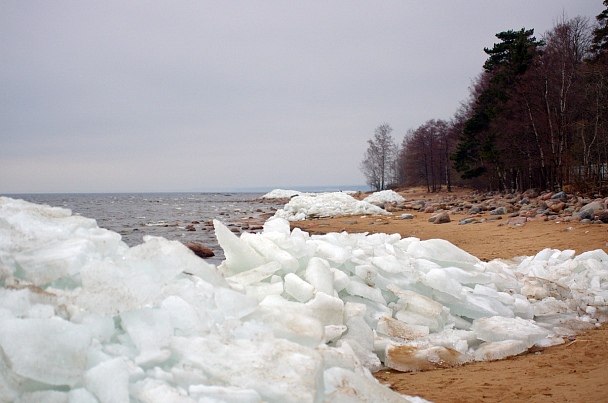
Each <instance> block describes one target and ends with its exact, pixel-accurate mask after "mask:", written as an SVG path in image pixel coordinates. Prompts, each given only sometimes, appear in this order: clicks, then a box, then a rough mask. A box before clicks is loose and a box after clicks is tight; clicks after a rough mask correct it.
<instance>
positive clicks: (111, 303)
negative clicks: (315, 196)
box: [0, 197, 608, 402]
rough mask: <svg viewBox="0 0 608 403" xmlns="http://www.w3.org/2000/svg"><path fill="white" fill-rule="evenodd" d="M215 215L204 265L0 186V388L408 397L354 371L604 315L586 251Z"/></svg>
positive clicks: (536, 340)
mask: <svg viewBox="0 0 608 403" xmlns="http://www.w3.org/2000/svg"><path fill="white" fill-rule="evenodd" d="M214 226H215V231H216V236H217V238H218V241H219V243H220V245H221V247H222V249H223V250H224V253H225V256H226V259H225V260H224V261H223V262H222V263H221V264H220V265H219V266H218V267H215V266H213V265H211V264H208V263H206V262H205V261H203V260H202V259H199V258H197V257H196V256H195V255H194V254H193V253H192V252H191V251H190V250H189V249H187V248H186V247H185V246H184V245H182V244H180V243H179V242H175V241H167V240H165V239H163V238H155V237H146V238H145V240H144V243H143V244H141V245H138V246H135V247H132V248H129V247H128V246H127V245H126V244H124V243H123V242H122V241H121V238H120V235H119V234H116V233H114V232H111V231H108V230H105V229H101V228H99V227H98V226H97V225H96V222H95V221H94V220H92V219H88V218H84V217H79V216H72V215H71V213H70V211H69V210H65V209H61V208H53V207H48V206H41V205H36V204H31V203H27V202H24V201H21V200H14V199H10V198H5V197H2V198H0V281H1V283H0V284H1V285H2V288H0V347H1V348H2V352H3V354H2V355H0V401H13V400H19V399H21V400H23V401H28V400H29V401H34V400H36V401H91V402H94V401H100V402H106V401H107V402H110V401H111V402H117V401H129V400H131V401H150V402H153V401H159V402H160V401H180V402H182V401H183V402H197V401H234V402H236V401H239V402H243V401H244V402H261V401H277V402H278V401H302V402H310V401H336V400H341V399H343V400H345V401H346V400H349V399H351V401H352V399H355V400H356V401H370V402H371V401H375V402H378V401H387V402H388V401H396V402H397V401H413V402H414V401H423V400H422V399H420V398H416V397H409V396H402V395H398V394H396V393H394V392H392V391H391V390H390V389H388V388H386V387H384V386H382V385H380V384H379V383H378V382H377V381H376V380H375V379H374V378H373V377H372V375H371V373H370V371H375V370H377V369H379V368H381V367H382V365H386V366H389V367H391V368H395V369H400V370H404V371H408V370H418V369H421V368H427V367H428V366H429V365H430V366H432V365H437V366H445V365H458V364H460V363H463V362H467V361H472V360H492V359H499V358H502V357H505V356H508V355H513V354H519V353H521V352H523V351H526V350H527V349H528V348H529V347H531V346H534V345H538V346H549V345H553V344H558V343H561V342H563V337H565V336H568V335H571V334H574V333H576V332H577V331H579V330H581V329H586V328H590V327H593V326H595V325H596V324H597V323H599V322H603V321H606V319H607V315H606V314H607V308H606V301H607V300H608V255H607V254H606V253H605V252H604V251H602V250H596V251H592V252H586V253H583V254H581V255H578V256H575V255H574V252H573V251H568V250H566V251H558V250H549V249H547V250H543V251H541V252H539V253H538V254H536V255H535V256H531V257H527V258H525V259H522V260H521V261H518V262H504V261H498V260H495V261H491V262H487V263H485V262H481V261H480V260H479V259H477V258H476V257H474V256H472V255H470V254H468V253H466V252H464V251H462V250H460V249H458V248H457V247H455V246H454V245H452V244H450V243H449V242H447V241H442V240H429V241H420V240H418V239H416V238H401V237H400V236H399V235H398V234H392V235H389V234H375V235H366V234H348V233H331V234H327V235H310V234H308V233H306V232H303V231H301V230H298V229H294V230H292V231H291V230H290V227H289V222H288V221H287V220H285V219H284V218H280V217H275V218H272V219H270V220H269V221H267V222H266V223H265V225H264V230H263V232H262V233H259V234H248V233H244V234H242V235H241V237H237V236H236V235H234V234H233V233H232V232H231V231H229V230H228V229H227V228H226V227H225V226H224V225H223V224H222V223H221V222H219V221H215V222H214Z"/></svg>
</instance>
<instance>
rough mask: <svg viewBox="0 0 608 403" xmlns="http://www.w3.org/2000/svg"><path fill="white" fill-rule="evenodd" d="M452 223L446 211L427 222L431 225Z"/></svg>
mask: <svg viewBox="0 0 608 403" xmlns="http://www.w3.org/2000/svg"><path fill="white" fill-rule="evenodd" d="M450 221H452V220H451V219H450V215H449V213H448V212H447V211H444V212H442V213H439V214H437V215H435V216H433V217H431V218H429V222H432V223H433V224H445V223H448V222H450Z"/></svg>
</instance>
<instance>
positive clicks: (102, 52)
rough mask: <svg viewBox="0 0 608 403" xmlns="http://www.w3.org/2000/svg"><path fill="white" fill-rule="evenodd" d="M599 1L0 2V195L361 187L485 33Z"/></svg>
mask: <svg viewBox="0 0 608 403" xmlns="http://www.w3.org/2000/svg"><path fill="white" fill-rule="evenodd" d="M603 8H604V7H603V5H602V1H601V0H563V1H558V0H543V1H539V0H534V1H531V0H508V1H504V0H503V1H491V0H479V1H471V0H466V1H465V0H441V1H439V0H437V1H422V0H420V1H414V0H402V1H357V0H349V1H213V2H210V1H175V2H173V1H172V2H168V1H126V2H125V1H115V2H114V1H105V0H104V1H97V2H91V1H83V2H74V1H21V0H19V1H9V0H5V1H2V2H1V3H0V140H1V142H0V194H7V193H21V192H34V193H38V192H136V191H138V192H139V191H144V192H147V191H204V190H217V189H226V190H228V189H235V188H248V187H266V188H268V189H273V188H277V187H282V188H298V187H299V186H334V185H335V186H345V185H364V184H365V179H364V177H363V175H362V173H361V171H360V170H359V164H360V162H361V160H362V159H363V154H364V152H365V149H366V148H367V140H368V139H370V138H371V137H372V136H373V133H374V129H375V128H376V127H377V126H379V125H380V124H383V123H388V124H390V125H391V126H392V128H393V129H394V131H393V135H394V137H395V140H396V142H397V143H400V142H401V141H402V139H403V136H404V134H405V133H406V132H407V130H408V129H413V128H416V127H418V126H419V125H421V124H423V123H424V122H425V121H427V120H429V119H450V118H451V117H452V116H453V114H454V112H455V111H456V109H457V108H458V106H459V104H460V103H461V102H462V101H464V100H465V99H467V97H468V95H469V91H468V87H469V86H470V84H471V80H473V79H474V78H475V77H476V76H477V75H478V74H479V73H480V72H481V70H482V65H483V63H484V61H485V60H486V57H487V55H486V54H485V53H484V52H483V48H484V47H492V45H493V44H494V43H495V42H497V39H496V38H495V36H494V35H495V34H496V33H497V32H501V31H505V30H509V29H515V30H517V29H520V28H522V27H525V28H534V29H535V34H536V37H537V38H538V39H540V38H541V37H542V35H543V33H545V32H546V31H548V30H550V29H551V28H552V27H553V26H554V24H555V22H556V21H557V20H558V19H559V18H560V17H561V15H562V14H565V15H566V16H567V17H569V18H572V17H575V16H578V15H580V16H586V17H589V18H590V20H592V22H595V16H596V15H597V14H599V13H600V12H601V11H602V10H603Z"/></svg>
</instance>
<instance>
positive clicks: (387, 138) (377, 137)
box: [360, 123, 397, 190]
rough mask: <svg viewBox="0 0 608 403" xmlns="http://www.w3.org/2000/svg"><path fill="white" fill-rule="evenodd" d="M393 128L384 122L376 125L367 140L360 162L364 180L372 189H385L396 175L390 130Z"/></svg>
mask: <svg viewBox="0 0 608 403" xmlns="http://www.w3.org/2000/svg"><path fill="white" fill-rule="evenodd" d="M392 131H393V129H392V128H391V127H390V126H389V125H388V124H387V123H384V124H382V125H380V126H378V127H377V128H376V130H375V132H374V137H373V139H371V140H368V141H367V143H368V147H367V150H366V151H365V156H364V158H363V161H362V162H361V167H360V168H361V171H362V172H363V175H365V180H366V183H367V184H368V185H370V186H371V187H372V188H373V189H374V190H383V189H386V186H387V185H389V184H390V183H392V182H393V181H394V179H395V176H396V165H395V160H396V149H397V147H396V145H395V141H394V140H393V137H392V136H391V132H392Z"/></svg>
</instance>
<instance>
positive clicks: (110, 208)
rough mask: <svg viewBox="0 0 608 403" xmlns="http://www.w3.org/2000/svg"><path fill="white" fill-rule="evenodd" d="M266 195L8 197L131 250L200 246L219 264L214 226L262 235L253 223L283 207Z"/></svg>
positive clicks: (259, 221)
mask: <svg viewBox="0 0 608 403" xmlns="http://www.w3.org/2000/svg"><path fill="white" fill-rule="evenodd" d="M263 194H264V193H98V194H94V193H73V194H67V193H52V194H11V195H6V196H9V197H12V198H15V199H23V200H26V201H29V202H33V203H37V204H48V205H49V206H53V207H63V208H67V209H70V210H72V213H73V214H75V215H81V216H83V217H87V218H94V219H96V220H97V225H99V226H100V227H102V228H106V229H109V230H111V231H114V232H117V233H119V234H120V235H121V236H122V240H123V241H124V242H125V243H126V244H127V245H129V246H135V245H138V244H140V243H142V239H143V237H144V235H153V236H160V237H164V238H166V239H169V240H177V241H180V242H197V243H200V244H203V245H205V246H207V247H209V248H211V250H213V252H214V253H215V256H214V257H213V258H210V259H209V262H210V263H212V264H219V262H220V261H222V260H223V259H224V252H223V250H222V249H221V248H220V247H219V245H218V242H217V239H216V237H215V234H214V231H213V223H212V221H213V220H214V219H218V220H220V221H222V222H223V223H225V224H227V225H228V226H229V227H230V228H231V229H232V230H233V231H235V232H236V233H240V232H243V231H250V232H257V231H258V230H261V227H260V225H257V226H249V225H248V223H250V222H252V221H253V222H256V223H258V224H259V223H263V222H264V221H265V219H266V217H268V216H269V215H272V214H274V212H275V211H276V210H277V209H278V208H281V207H282V206H283V204H280V203H277V202H275V201H273V200H261V199H260V197H261V196H262V195H263ZM189 226H190V227H189ZM188 227H189V228H190V229H188ZM192 229H194V230H192Z"/></svg>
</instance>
